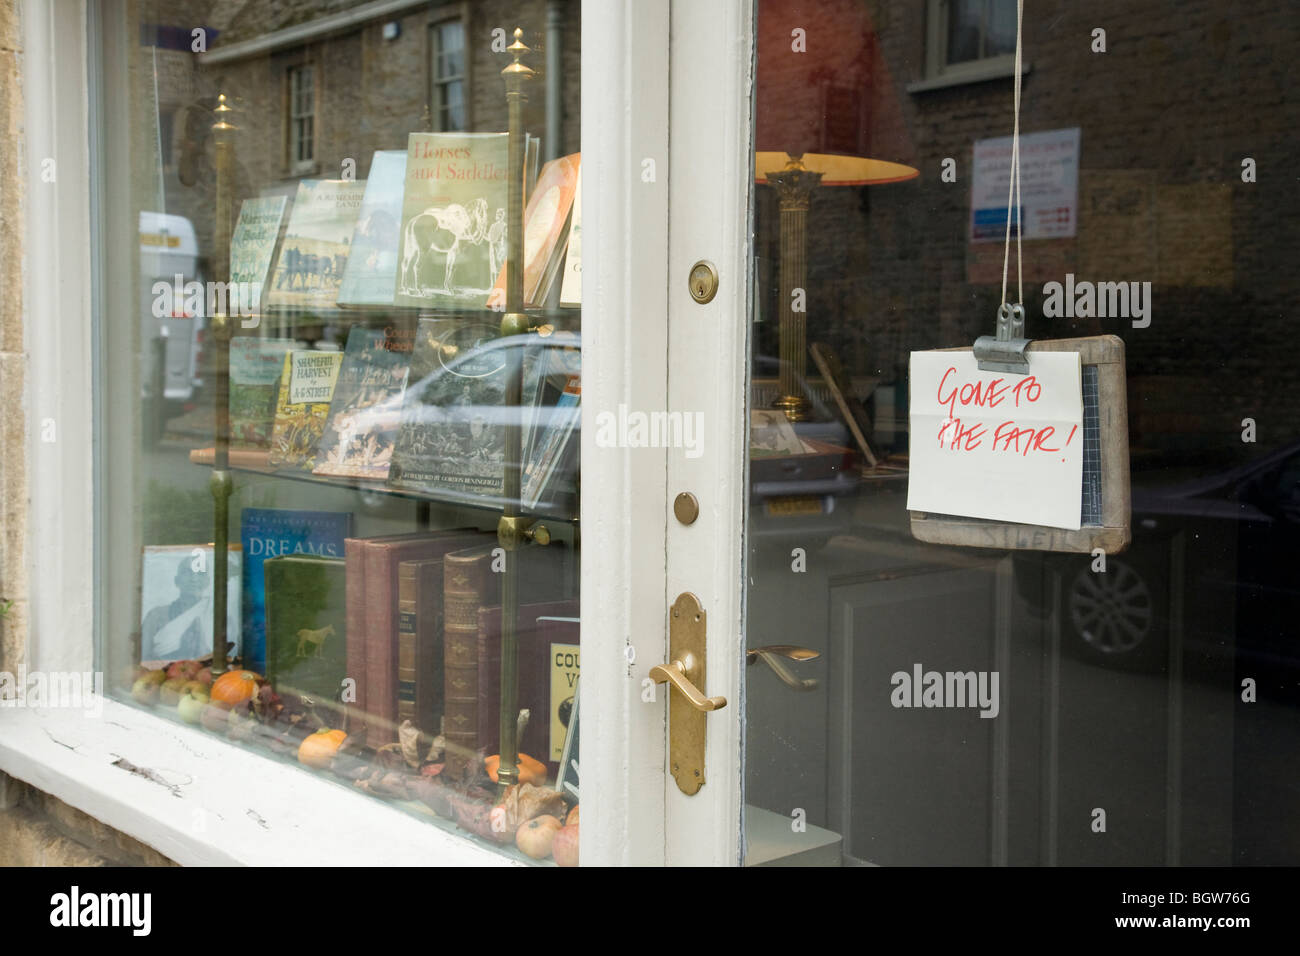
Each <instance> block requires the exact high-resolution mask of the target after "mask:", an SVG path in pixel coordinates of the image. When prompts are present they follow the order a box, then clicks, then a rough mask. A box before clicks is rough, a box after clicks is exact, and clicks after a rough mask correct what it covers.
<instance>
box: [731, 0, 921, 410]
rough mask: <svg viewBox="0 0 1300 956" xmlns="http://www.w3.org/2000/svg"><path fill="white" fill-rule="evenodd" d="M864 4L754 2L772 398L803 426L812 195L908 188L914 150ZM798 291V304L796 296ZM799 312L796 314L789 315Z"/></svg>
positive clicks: (853, 0) (758, 174)
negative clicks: (775, 205)
mask: <svg viewBox="0 0 1300 956" xmlns="http://www.w3.org/2000/svg"><path fill="white" fill-rule="evenodd" d="M866 6H867V4H866V3H865V2H862V0H816V2H814V0H761V2H760V3H759V5H758V83H757V86H758V89H757V95H756V103H755V135H754V139H755V150H756V152H755V157H754V178H755V181H756V182H758V183H759V184H766V185H772V186H775V187H776V189H777V197H778V201H779V204H780V213H781V265H780V294H781V305H780V317H781V318H780V328H779V342H780V346H779V356H778V357H779V358H780V372H779V381H778V392H779V397H778V398H777V399H776V401H775V402H774V403H773V407H774V408H776V409H779V410H780V411H782V412H784V413H785V415H786V417H787V418H789V419H790V420H791V421H803V420H804V419H806V418H807V417H808V412H809V404H810V403H809V402H808V400H807V398H805V397H804V395H803V390H802V386H801V384H800V383H801V382H802V381H803V377H804V371H805V369H806V368H807V362H808V346H807V312H806V311H805V310H806V305H804V303H806V301H807V294H806V290H807V285H806V283H807V279H808V257H807V253H808V232H807V230H808V207H809V204H810V201H811V199H812V191H813V190H814V189H816V188H817V187H818V186H868V185H880V184H883V183H896V182H902V181H903V180H907V179H913V178H915V177H916V176H918V175H920V173H919V171H918V170H917V169H916V168H915V167H914V166H912V165H910V164H909V163H907V162H904V161H902V160H905V159H906V158H907V157H909V156H910V155H911V143H910V140H909V138H908V136H907V132H906V128H905V126H904V124H903V121H902V116H901V111H900V110H899V108H898V103H897V100H896V99H895V98H894V96H893V90H892V86H891V84H890V83H889V78H888V74H887V71H886V70H885V68H884V61H883V58H882V57H881V56H880V54H879V50H878V46H877V43H876V36H875V31H874V30H873V29H872V25H871V19H870V17H869V16H868V14H867V11H866ZM796 289H804V290H805V294H804V295H803V296H802V297H801V298H802V300H803V301H802V302H800V303H796V301H795V297H794V292H795V290H796ZM796 305H799V306H800V308H798V309H796Z"/></svg>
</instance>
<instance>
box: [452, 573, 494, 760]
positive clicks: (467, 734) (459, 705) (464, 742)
mask: <svg viewBox="0 0 1300 956" xmlns="http://www.w3.org/2000/svg"><path fill="white" fill-rule="evenodd" d="M490 557H491V555H490V554H489V553H477V554H471V555H463V554H456V553H452V554H449V555H447V557H446V558H445V559H444V561H443V595H442V619H443V641H444V655H445V656H444V670H443V674H444V681H445V685H444V707H445V711H444V715H443V723H442V734H443V738H444V739H445V741H446V744H447V769H448V771H449V772H451V774H452V775H453V777H460V776H462V775H463V774H464V773H465V771H466V769H467V768H468V767H469V765H470V763H471V761H472V760H473V759H474V756H475V753H476V751H477V750H478V747H479V740H478V736H479V735H478V729H479V720H478V697H479V686H478V674H479V669H478V609H479V607H480V606H481V605H482V603H483V597H484V594H483V592H484V587H485V584H486V580H485V578H486V576H487V573H488V562H489V560H490Z"/></svg>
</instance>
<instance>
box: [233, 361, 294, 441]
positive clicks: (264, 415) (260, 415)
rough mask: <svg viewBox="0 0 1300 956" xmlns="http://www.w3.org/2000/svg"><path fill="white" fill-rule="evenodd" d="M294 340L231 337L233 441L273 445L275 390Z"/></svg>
mask: <svg viewBox="0 0 1300 956" xmlns="http://www.w3.org/2000/svg"><path fill="white" fill-rule="evenodd" d="M293 346H294V342H293V340H292V339H262V338H253V337H251V336H239V337H236V338H233V339H231V340H230V444H231V447H233V448H268V449H269V448H270V447H271V429H272V426H273V423H274V421H275V402H276V392H277V391H278V386H279V384H280V372H281V369H282V368H283V366H284V355H285V353H286V352H288V351H289V350H290V349H292V348H293Z"/></svg>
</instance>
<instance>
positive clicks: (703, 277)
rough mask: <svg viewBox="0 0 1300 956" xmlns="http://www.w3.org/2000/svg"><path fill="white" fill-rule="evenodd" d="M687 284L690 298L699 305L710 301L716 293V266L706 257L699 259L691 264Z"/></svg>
mask: <svg viewBox="0 0 1300 956" xmlns="http://www.w3.org/2000/svg"><path fill="white" fill-rule="evenodd" d="M687 285H688V286H689V288H690V290H691V298H692V299H694V300H695V301H696V302H698V303H699V304H700V305H704V304H705V303H706V302H712V301H713V297H714V296H715V295H717V294H718V269H717V267H716V266H714V264H713V263H712V262H710V261H709V260H708V259H701V260H700V261H699V262H697V263H695V265H693V266H691V274H690V277H689V279H688V280H687Z"/></svg>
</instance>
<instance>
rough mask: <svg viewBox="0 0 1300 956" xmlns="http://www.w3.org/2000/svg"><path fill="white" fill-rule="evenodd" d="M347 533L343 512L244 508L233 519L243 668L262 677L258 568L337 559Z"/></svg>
mask: <svg viewBox="0 0 1300 956" xmlns="http://www.w3.org/2000/svg"><path fill="white" fill-rule="evenodd" d="M351 528H352V515H351V514H350V513H348V512H345V511H294V510H284V509H279V508H245V509H244V510H243V511H242V512H241V513H240V518H239V541H240V545H241V547H242V548H243V551H244V561H243V572H242V574H241V575H240V576H239V577H238V578H236V577H235V576H234V574H233V573H232V574H231V580H238V581H240V583H241V585H242V587H241V588H240V591H241V594H242V600H241V609H242V612H243V638H242V639H243V648H244V662H245V666H246V667H247V668H248V669H249V670H252V671H256V672H257V673H258V674H265V673H266V665H267V646H266V635H267V627H266V619H267V618H266V580H265V576H264V575H263V569H262V566H263V565H264V564H265V563H266V561H267V559H269V558H278V557H284V556H286V555H308V556H312V557H318V558H336V559H342V557H343V542H344V539H345V538H347V536H348V535H349V534H351Z"/></svg>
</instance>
